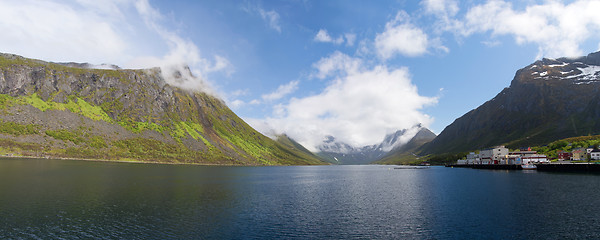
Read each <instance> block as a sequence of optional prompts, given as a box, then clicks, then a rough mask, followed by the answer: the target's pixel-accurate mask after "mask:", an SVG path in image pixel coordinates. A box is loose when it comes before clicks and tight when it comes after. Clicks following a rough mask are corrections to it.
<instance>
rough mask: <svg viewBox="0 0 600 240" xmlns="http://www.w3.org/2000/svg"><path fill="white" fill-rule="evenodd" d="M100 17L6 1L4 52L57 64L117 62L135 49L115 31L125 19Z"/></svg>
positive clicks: (0, 26)
mask: <svg viewBox="0 0 600 240" xmlns="http://www.w3.org/2000/svg"><path fill="white" fill-rule="evenodd" d="M106 6H108V5H106ZM99 15H100V14H99V13H98V11H95V10H94V9H75V8H73V7H72V6H70V5H66V4H61V3H57V2H52V1H31V0H14V1H13V0H7V1H2V2H0V32H2V37H0V51H2V52H9V53H14V54H19V55H24V56H26V57H35V58H41V59H46V60H53V61H94V62H96V63H106V62H108V61H111V62H112V61H115V62H116V61H118V60H119V57H118V56H120V55H122V54H123V53H124V52H126V50H127V49H128V48H129V47H132V46H131V45H130V43H129V42H127V39H125V38H123V37H122V34H123V33H122V32H120V31H119V29H115V28H114V24H117V23H118V22H119V21H120V20H122V16H121V15H120V14H118V13H113V14H111V15H110V18H107V19H104V18H102V17H101V16H99Z"/></svg>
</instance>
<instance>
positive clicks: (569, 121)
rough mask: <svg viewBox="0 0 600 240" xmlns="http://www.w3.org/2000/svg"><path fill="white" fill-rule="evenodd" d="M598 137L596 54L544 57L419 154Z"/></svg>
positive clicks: (599, 62)
mask: <svg viewBox="0 0 600 240" xmlns="http://www.w3.org/2000/svg"><path fill="white" fill-rule="evenodd" d="M465 97H468V96H465ZM599 133H600V52H596V53H592V54H589V55H587V56H584V57H579V58H559V59H546V58H545V59H542V60H540V61H536V62H535V63H533V64H531V65H529V66H527V67H525V68H522V69H520V70H518V71H517V73H516V75H515V77H514V79H513V80H512V82H511V84H510V87H508V88H505V89H504V90H502V91H501V92H500V93H499V94H498V95H497V96H496V97H494V98H493V99H492V100H489V101H487V102H486V103H484V104H483V105H481V106H479V107H478V108H477V109H474V110H472V111H470V112H468V113H466V114H465V115H463V116H462V117H460V118H458V119H456V120H455V121H454V122H453V123H452V124H450V125H449V126H448V127H446V128H445V129H444V130H443V131H442V132H441V133H440V135H439V136H438V137H436V138H435V139H434V140H433V141H431V142H430V143H429V144H427V145H426V146H424V147H423V149H422V153H423V154H428V153H456V152H462V151H469V150H475V149H481V148H485V147H490V146H494V145H500V144H506V145H507V146H509V147H512V148H516V147H521V146H523V147H525V146H529V145H541V144H546V143H549V142H552V141H554V140H558V139H562V138H567V137H574V136H582V135H595V134H599Z"/></svg>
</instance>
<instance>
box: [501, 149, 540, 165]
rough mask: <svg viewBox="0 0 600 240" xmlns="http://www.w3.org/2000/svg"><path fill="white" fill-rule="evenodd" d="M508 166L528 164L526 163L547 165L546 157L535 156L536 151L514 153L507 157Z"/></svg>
mask: <svg viewBox="0 0 600 240" xmlns="http://www.w3.org/2000/svg"><path fill="white" fill-rule="evenodd" d="M507 159H508V163H509V164H528V163H549V162H550V161H549V160H548V157H547V156H546V155H544V154H537V152H536V151H516V152H511V153H510V154H509V155H508V156H507Z"/></svg>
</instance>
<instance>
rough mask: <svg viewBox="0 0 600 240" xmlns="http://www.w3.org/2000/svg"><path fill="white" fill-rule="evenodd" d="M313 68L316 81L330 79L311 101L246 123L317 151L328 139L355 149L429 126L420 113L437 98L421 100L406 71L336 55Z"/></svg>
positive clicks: (294, 101)
mask: <svg viewBox="0 0 600 240" xmlns="http://www.w3.org/2000/svg"><path fill="white" fill-rule="evenodd" d="M314 67H315V68H316V69H317V71H318V73H317V74H315V76H317V77H322V78H326V77H332V79H331V82H330V84H329V85H328V86H327V88H325V89H324V90H323V91H322V92H321V93H319V94H316V95H313V96H308V97H304V98H293V99H291V100H290V102H289V103H287V104H285V105H279V107H276V108H275V109H274V114H275V117H272V118H267V119H266V120H264V121H263V120H260V121H259V120H255V121H252V120H251V121H250V122H251V123H252V125H253V126H254V127H257V128H258V129H260V130H262V131H263V133H264V132H265V131H269V132H272V131H273V130H272V129H276V131H274V132H277V133H284V132H285V133H286V134H287V135H289V136H290V137H292V138H294V139H295V140H297V141H299V142H300V143H301V144H303V145H304V146H305V147H307V148H308V149H309V150H316V147H317V146H318V145H320V144H321V141H322V140H323V138H324V137H325V136H327V135H331V136H335V137H336V138H338V139H342V140H343V141H346V142H348V143H349V144H351V145H353V146H357V147H358V146H365V145H370V144H375V143H379V142H380V141H381V140H382V139H383V138H384V136H385V135H386V134H389V133H392V132H395V131H396V130H399V129H407V128H411V127H413V126H414V125H416V124H418V123H422V124H423V125H424V126H427V125H428V124H429V123H431V122H432V118H431V117H430V116H428V115H426V114H424V113H422V112H421V111H420V110H421V109H422V108H423V107H425V106H429V105H431V104H435V103H436V102H437V98H434V97H433V98H432V97H423V96H420V95H419V94H418V91H417V87H416V86H415V85H413V84H412V82H411V77H410V74H409V71H408V69H407V68H399V69H388V68H387V67H386V66H382V65H378V66H374V67H366V66H365V65H364V63H363V62H362V60H360V59H357V58H352V57H350V56H347V55H345V54H343V53H340V52H335V53H333V54H332V55H330V56H328V57H326V58H323V59H321V60H320V61H319V62H317V63H316V64H315V65H314ZM256 122H262V123H261V124H258V123H257V124H255V123H256ZM265 122H266V123H268V124H267V125H268V126H269V127H268V128H267V127H266V126H267V125H265V124H264V123H265ZM259 125H260V126H259Z"/></svg>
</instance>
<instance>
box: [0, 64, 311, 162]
mask: <svg viewBox="0 0 600 240" xmlns="http://www.w3.org/2000/svg"><path fill="white" fill-rule="evenodd" d="M88 66H89V65H88V64H76V63H66V64H57V63H49V62H44V61H40V60H34V59H27V58H23V57H20V56H16V55H11V54H0V154H2V155H20V156H36V157H64V158H84V159H105V160H121V161H147V162H168V163H193V164H234V165H282V164H283V165H291V164H323V162H321V161H320V160H319V159H317V158H316V157H314V156H311V155H309V154H306V153H305V152H304V151H303V150H299V149H298V148H291V147H289V146H287V145H284V144H281V143H278V142H275V141H273V140H271V139H269V138H267V137H265V136H263V135H262V134H260V133H258V132H257V131H255V130H254V129H252V128H251V127H250V126H249V125H248V124H246V123H245V122H244V121H242V120H241V119H240V118H239V117H238V116H236V115H235V114H234V113H233V112H232V111H231V110H230V109H229V108H228V107H227V106H226V105H225V104H224V103H223V101H221V100H219V99H218V98H216V97H214V96H212V95H210V94H207V93H204V92H199V91H191V90H186V89H182V88H179V87H176V86H173V85H170V84H168V83H167V82H166V80H165V78H164V76H163V74H162V73H161V69H159V68H154V69H143V70H126V69H118V68H117V67H115V66H112V65H105V66H101V67H103V68H108V69H90V68H87V67H88ZM184 76H191V73H189V72H188V73H182V72H175V73H174V74H173V76H168V77H172V78H174V80H175V81H183V80H184V79H182V78H183V77H184Z"/></svg>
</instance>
